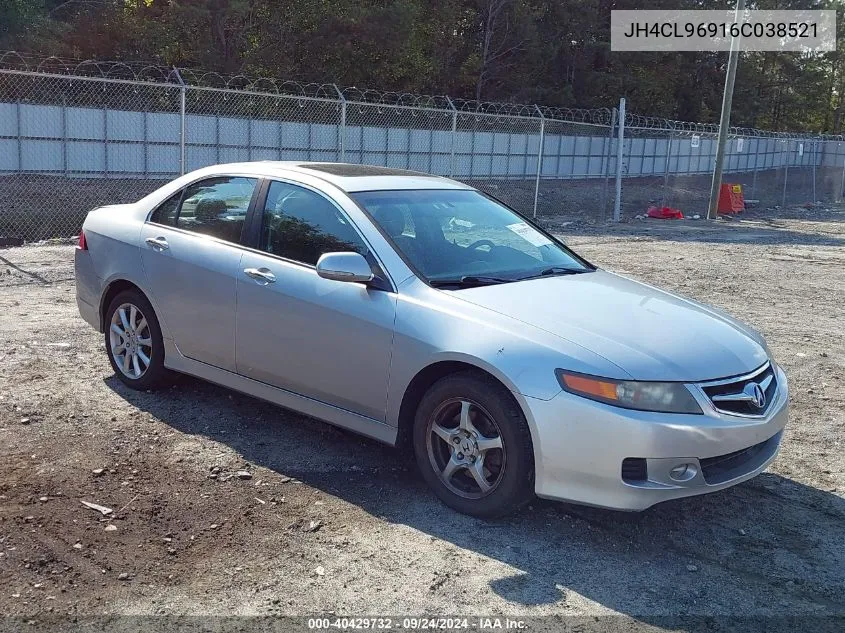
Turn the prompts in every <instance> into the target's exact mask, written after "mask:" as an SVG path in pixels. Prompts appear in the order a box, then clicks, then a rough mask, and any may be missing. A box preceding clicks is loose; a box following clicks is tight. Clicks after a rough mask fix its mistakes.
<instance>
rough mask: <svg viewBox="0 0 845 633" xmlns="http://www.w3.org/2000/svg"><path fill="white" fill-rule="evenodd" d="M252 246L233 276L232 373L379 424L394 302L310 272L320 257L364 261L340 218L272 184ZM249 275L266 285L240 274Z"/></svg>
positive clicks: (333, 209)
mask: <svg viewBox="0 0 845 633" xmlns="http://www.w3.org/2000/svg"><path fill="white" fill-rule="evenodd" d="M258 245H259V247H260V250H261V251H263V253H257V252H254V251H249V252H245V253H244V257H243V261H242V262H241V268H242V273H241V275H239V277H238V316H237V324H236V328H237V344H236V348H237V367H238V373H240V374H243V375H245V376H248V377H250V378H253V379H255V380H260V381H262V382H266V383H269V384H272V385H274V386H277V387H281V388H283V389H287V390H289V391H293V392H295V393H298V394H300V395H304V396H308V397H310V398H313V399H315V400H320V401H322V402H325V403H328V404H332V405H334V406H337V407H341V408H343V409H346V410H348V411H353V412H355V413H358V414H360V415H364V416H367V417H369V418H373V419H376V420H380V421H383V420H384V419H385V410H386V399H387V374H388V369H389V364H390V348H391V344H392V341H393V317H394V314H395V310H396V295H395V294H394V293H393V292H388V291H384V290H377V289H375V288H372V287H368V286H366V285H364V284H359V283H344V282H339V281H330V280H328V279H323V278H322V277H319V276H318V275H317V272H316V270H315V269H314V265H315V264H316V263H317V260H318V259H319V257H320V255H322V254H323V253H329V252H341V251H355V252H358V253H361V254H364V255H365V256H369V257H370V258H371V261H373V262H374V260H373V259H372V255H371V253H369V249H368V248H367V246H366V244H365V242H364V240H363V239H362V238H361V236H360V235H359V234H358V231H357V230H356V229H355V227H354V226H353V225H352V222H351V220H350V219H349V217H348V216H347V215H346V214H345V213H344V212H343V211H342V210H341V209H340V208H339V207H338V205H336V204H335V203H334V202H333V201H331V200H329V199H328V198H326V197H324V196H323V195H321V194H319V193H317V192H315V191H312V190H310V189H306V188H304V187H300V186H298V185H294V184H290V183H285V182H279V181H273V182H271V183H270V186H269V188H268V192H267V200H266V203H265V205H264V208H263V210H262V225H261V233H260V239H259V244H258ZM253 268H254V269H259V270H262V271H266V272H267V273H269V274H270V275H272V277H273V279H274V280H273V281H267V280H266V279H261V278H259V279H254V278H252V277H250V276H249V275H248V274H246V273H245V272H243V271H244V270H247V269H253Z"/></svg>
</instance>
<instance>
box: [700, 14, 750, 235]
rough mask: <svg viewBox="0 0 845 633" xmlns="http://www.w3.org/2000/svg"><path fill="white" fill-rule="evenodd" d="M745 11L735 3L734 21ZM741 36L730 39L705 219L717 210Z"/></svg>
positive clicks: (737, 21) (738, 19) (714, 214)
mask: <svg viewBox="0 0 845 633" xmlns="http://www.w3.org/2000/svg"><path fill="white" fill-rule="evenodd" d="M743 11H745V0H737V1H736V14H735V18H734V21H735V22H736V23H737V24H741V22H742V13H743ZM740 38H741V36H740V35H738V36H737V37H732V38H731V50H730V53H728V72H727V76H726V77H725V94H724V95H722V116H721V117H720V119H719V140H718V141H717V142H716V165H715V166H714V168H713V182H712V183H711V185H710V206H709V207H708V209H707V219H708V220H712V219H713V218H715V217H716V211H717V210H718V208H719V188H720V187H721V185H722V168H723V167H724V164H725V144H726V143H727V140H728V128H730V126H731V104H732V103H733V96H734V80H735V79H736V64H737V61H739V42H740Z"/></svg>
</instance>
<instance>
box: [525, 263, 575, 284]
mask: <svg viewBox="0 0 845 633" xmlns="http://www.w3.org/2000/svg"><path fill="white" fill-rule="evenodd" d="M585 272H587V269H586V268H566V267H564V266H552V267H551V268H546V269H545V270H541V271H540V272H539V273H537V274H535V275H528V276H527V277H520V278H519V279H518V280H517V281H522V280H524V279H537V278H538V277H552V276H556V275H578V274H580V273H585Z"/></svg>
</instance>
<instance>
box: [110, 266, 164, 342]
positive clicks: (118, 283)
mask: <svg viewBox="0 0 845 633" xmlns="http://www.w3.org/2000/svg"><path fill="white" fill-rule="evenodd" d="M124 290H136V291H138V292H139V293H140V294H141V295H142V296H143V297H144V298H145V299H146V300H147V301H150V297H149V295H148V294H147V293H146V292H144V290H143V289H142V288H141V287H139V286H138V285H137V284H135V283H133V282H131V281H129V280H128V279H114V280H112V281H110V282H109V284H108V285H107V286H106V288H105V290H103V294H102V296H101V297H100V310H99V314H100V332H104V331H105V329H106V317H107V315H106V310H107V309H108V307H109V304H110V303H111V302H112V300H113V299H114V298H115V297H116V296H117V295H118V294H120V293H121V292H123V291H124ZM150 305H152V301H150ZM153 309H155V308H153Z"/></svg>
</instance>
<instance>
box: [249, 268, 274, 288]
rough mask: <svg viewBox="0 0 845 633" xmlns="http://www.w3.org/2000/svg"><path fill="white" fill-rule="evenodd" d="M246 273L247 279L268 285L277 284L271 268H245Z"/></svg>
mask: <svg viewBox="0 0 845 633" xmlns="http://www.w3.org/2000/svg"><path fill="white" fill-rule="evenodd" d="M244 273H245V274H246V276H247V277H252V278H253V279H255V280H257V281H264V282H266V283H268V284H272V283H275V281H276V275H274V274H273V273H271V272H270V269H269V268H244Z"/></svg>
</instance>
